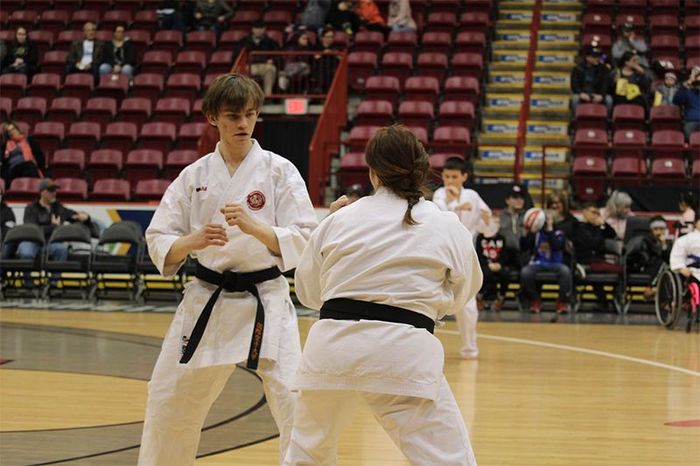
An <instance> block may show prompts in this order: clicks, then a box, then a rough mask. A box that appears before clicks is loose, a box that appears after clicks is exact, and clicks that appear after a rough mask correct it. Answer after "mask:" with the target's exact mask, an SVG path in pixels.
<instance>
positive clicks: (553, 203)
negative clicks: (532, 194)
mask: <svg viewBox="0 0 700 466" xmlns="http://www.w3.org/2000/svg"><path fill="white" fill-rule="evenodd" d="M546 206H547V209H549V210H551V211H552V213H553V215H554V229H555V230H561V231H562V233H564V236H566V238H567V239H572V238H573V237H574V235H575V234H576V226H577V225H578V223H579V222H578V219H577V218H576V217H574V216H573V215H572V214H571V211H570V210H569V199H568V197H567V196H566V193H564V192H563V191H552V192H551V193H550V194H549V195H548V196H547V202H546Z"/></svg>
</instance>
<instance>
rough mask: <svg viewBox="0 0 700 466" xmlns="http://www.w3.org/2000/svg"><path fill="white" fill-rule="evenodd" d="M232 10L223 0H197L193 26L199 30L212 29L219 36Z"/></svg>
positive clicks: (231, 14)
mask: <svg viewBox="0 0 700 466" xmlns="http://www.w3.org/2000/svg"><path fill="white" fill-rule="evenodd" d="M231 16H233V10H232V9H231V7H230V6H228V5H227V4H226V2H225V1H224V0H197V4H196V5H195V7H194V27H195V29H197V30H199V31H208V30H212V31H214V32H215V33H216V36H217V37H219V35H220V34H221V31H222V30H223V29H224V28H225V27H226V23H227V22H228V20H229V19H230V18H231Z"/></svg>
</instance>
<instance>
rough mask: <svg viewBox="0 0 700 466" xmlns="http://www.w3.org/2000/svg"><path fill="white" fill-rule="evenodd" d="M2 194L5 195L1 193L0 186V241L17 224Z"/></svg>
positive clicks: (0, 188)
mask: <svg viewBox="0 0 700 466" xmlns="http://www.w3.org/2000/svg"><path fill="white" fill-rule="evenodd" d="M4 194H5V193H3V192H2V186H0V241H2V240H3V239H4V238H5V234H6V233H7V232H8V231H9V230H10V228H12V227H13V226H15V224H16V222H17V219H16V218H15V213H14V212H13V211H12V209H11V208H10V206H8V205H7V204H6V203H5V198H4V197H3V196H4Z"/></svg>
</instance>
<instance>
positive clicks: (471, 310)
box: [433, 157, 491, 359]
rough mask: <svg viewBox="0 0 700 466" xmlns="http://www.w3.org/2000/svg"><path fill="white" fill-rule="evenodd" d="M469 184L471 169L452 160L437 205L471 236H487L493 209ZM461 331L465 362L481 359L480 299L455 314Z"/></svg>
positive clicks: (457, 159) (459, 160) (447, 164)
mask: <svg viewBox="0 0 700 466" xmlns="http://www.w3.org/2000/svg"><path fill="white" fill-rule="evenodd" d="M468 180H469V169H468V167H467V164H466V162H465V161H464V159H462V158H460V157H450V158H449V159H447V160H445V165H444V166H443V168H442V182H443V184H444V186H442V187H440V188H438V189H437V190H436V191H435V193H434V194H433V202H434V203H435V204H436V205H437V206H438V207H439V208H440V209H441V210H448V211H450V212H454V213H455V214H457V216H458V217H459V220H460V221H461V222H462V225H464V226H465V227H466V228H467V230H469V232H470V233H471V234H472V235H474V236H476V235H477V234H478V233H485V232H486V231H487V230H488V228H489V226H490V222H491V208H490V207H489V206H488V205H487V204H486V202H484V200H483V199H482V198H481V196H479V193H477V192H476V191H474V190H473V189H467V188H465V187H464V183H466V182H467V181H468ZM455 319H456V320H457V328H459V334H460V336H461V338H462V347H461V348H460V349H459V355H460V356H461V357H462V358H464V359H477V358H478V357H479V347H478V345H477V342H476V322H477V321H478V320H479V309H478V306H477V302H476V298H473V299H470V300H469V301H468V302H467V304H466V305H465V306H464V307H463V308H462V309H460V310H459V311H457V312H456V313H455Z"/></svg>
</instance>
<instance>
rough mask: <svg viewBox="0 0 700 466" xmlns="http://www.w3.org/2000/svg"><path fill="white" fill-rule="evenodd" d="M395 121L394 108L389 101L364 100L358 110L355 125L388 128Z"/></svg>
mask: <svg viewBox="0 0 700 466" xmlns="http://www.w3.org/2000/svg"><path fill="white" fill-rule="evenodd" d="M393 121H394V106H393V105H392V103H391V102H389V101H388V100H363V101H362V102H361V103H360V106H359V107H358V108H357V116H356V117H355V120H354V124H355V125H360V126H362V125H364V126H388V125H390V124H391V123H392V122H393Z"/></svg>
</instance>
